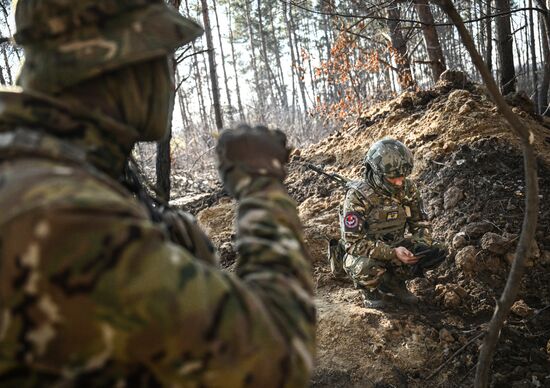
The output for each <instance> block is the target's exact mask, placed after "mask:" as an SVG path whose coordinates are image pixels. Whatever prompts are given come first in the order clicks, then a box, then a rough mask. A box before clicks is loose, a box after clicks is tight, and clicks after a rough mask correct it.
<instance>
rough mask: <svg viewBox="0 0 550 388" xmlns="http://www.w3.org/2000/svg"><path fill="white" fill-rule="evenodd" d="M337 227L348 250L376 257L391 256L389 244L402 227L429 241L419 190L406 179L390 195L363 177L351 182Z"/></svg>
mask: <svg viewBox="0 0 550 388" xmlns="http://www.w3.org/2000/svg"><path fill="white" fill-rule="evenodd" d="M341 231H342V238H343V240H344V241H345V248H346V252H347V253H348V254H351V255H354V256H367V257H369V258H373V259H375V260H380V261H391V260H394V259H395V254H394V252H393V248H394V247H395V246H396V245H395V244H396V243H398V242H399V241H400V240H402V239H403V238H404V237H405V232H406V231H408V232H409V233H411V234H412V238H413V239H416V240H423V241H424V242H426V243H431V233H430V226H429V223H428V221H427V217H426V215H425V213H424V210H423V206H422V199H421V197H420V193H419V191H418V189H417V187H416V185H415V184H414V182H412V181H411V180H409V179H406V180H405V185H404V188H403V189H402V190H400V191H399V192H397V193H396V194H394V195H392V196H389V195H385V194H383V193H381V192H380V191H379V190H376V189H375V188H374V187H373V186H372V185H370V184H369V183H368V182H366V181H363V182H354V183H352V184H351V188H350V189H349V190H348V192H347V193H346V198H345V200H344V205H343V209H342V220H341Z"/></svg>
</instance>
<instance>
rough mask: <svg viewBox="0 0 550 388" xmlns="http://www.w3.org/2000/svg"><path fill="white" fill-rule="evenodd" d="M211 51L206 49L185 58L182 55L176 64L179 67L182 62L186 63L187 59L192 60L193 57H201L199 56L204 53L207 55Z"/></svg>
mask: <svg viewBox="0 0 550 388" xmlns="http://www.w3.org/2000/svg"><path fill="white" fill-rule="evenodd" d="M209 51H210V50H208V49H204V50H201V51H195V52H194V53H192V54H189V55H185V56H181V55H180V57H179V59H178V60H177V61H176V63H177V64H178V65H179V64H180V63H181V62H183V61H185V60H186V59H187V58H191V57H194V56H196V55H199V54H204V53H207V52H209Z"/></svg>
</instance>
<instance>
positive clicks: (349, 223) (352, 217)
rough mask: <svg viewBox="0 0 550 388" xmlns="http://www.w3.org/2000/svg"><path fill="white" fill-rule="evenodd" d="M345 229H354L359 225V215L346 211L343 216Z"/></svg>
mask: <svg viewBox="0 0 550 388" xmlns="http://www.w3.org/2000/svg"><path fill="white" fill-rule="evenodd" d="M344 226H345V227H346V229H356V228H357V227H358V226H359V217H358V216H357V214H355V213H347V214H346V215H345V217H344Z"/></svg>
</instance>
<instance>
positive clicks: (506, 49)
mask: <svg viewBox="0 0 550 388" xmlns="http://www.w3.org/2000/svg"><path fill="white" fill-rule="evenodd" d="M495 6H496V8H497V12H499V13H502V12H510V0H495ZM497 39H498V57H499V67H500V90H501V92H502V94H504V95H506V94H509V93H513V92H515V91H516V70H515V68H514V48H513V37H512V28H511V25H510V15H509V14H508V15H502V16H499V17H498V18H497Z"/></svg>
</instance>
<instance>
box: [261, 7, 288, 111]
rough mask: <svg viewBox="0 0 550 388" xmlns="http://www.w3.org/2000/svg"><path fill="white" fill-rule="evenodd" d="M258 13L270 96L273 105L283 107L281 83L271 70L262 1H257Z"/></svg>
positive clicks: (262, 53) (262, 54) (262, 52)
mask: <svg viewBox="0 0 550 388" xmlns="http://www.w3.org/2000/svg"><path fill="white" fill-rule="evenodd" d="M257 13H258V28H259V33H260V43H261V56H262V59H263V62H264V68H265V72H266V74H267V79H268V84H269V90H270V94H271V96H272V99H273V101H272V102H273V103H274V104H275V105H279V106H281V105H282V101H283V96H282V92H281V88H280V87H279V82H277V77H275V74H274V73H273V69H272V68H271V63H270V62H269V57H268V54H267V43H266V40H265V35H266V34H265V31H264V18H263V16H262V13H263V10H262V0H257ZM273 86H275V91H276V93H277V99H276V98H275V93H274V92H273Z"/></svg>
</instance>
